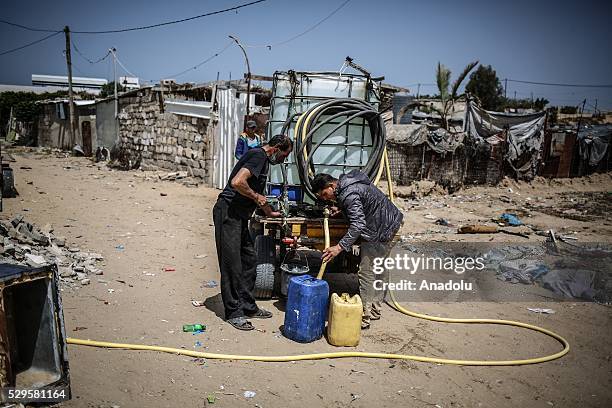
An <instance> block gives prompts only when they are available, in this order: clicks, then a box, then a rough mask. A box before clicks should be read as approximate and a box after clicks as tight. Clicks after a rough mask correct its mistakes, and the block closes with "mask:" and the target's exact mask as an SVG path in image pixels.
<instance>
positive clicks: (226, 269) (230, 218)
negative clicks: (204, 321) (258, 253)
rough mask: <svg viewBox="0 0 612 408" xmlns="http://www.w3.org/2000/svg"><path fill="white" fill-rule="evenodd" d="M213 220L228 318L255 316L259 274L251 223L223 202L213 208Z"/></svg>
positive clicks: (222, 292)
mask: <svg viewBox="0 0 612 408" xmlns="http://www.w3.org/2000/svg"><path fill="white" fill-rule="evenodd" d="M213 220H214V223H215V241H216V244H217V257H218V259H219V270H220V272H221V298H222V299H223V306H224V307H225V318H226V319H233V318H235V317H240V316H245V315H250V314H253V313H255V312H257V310H258V308H257V305H256V304H255V298H254V297H253V289H254V288H255V278H256V276H257V272H256V270H255V266H256V265H255V263H256V257H255V247H254V245H253V239H252V237H251V234H250V233H249V228H248V222H249V221H248V219H243V218H241V217H240V216H239V215H238V214H237V212H236V211H235V210H233V209H232V208H230V207H229V204H228V203H227V201H225V200H224V199H222V198H221V199H218V200H217V203H216V204H215V206H214V208H213Z"/></svg>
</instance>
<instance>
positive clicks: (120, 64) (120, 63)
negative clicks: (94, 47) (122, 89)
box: [115, 52, 138, 77]
mask: <svg viewBox="0 0 612 408" xmlns="http://www.w3.org/2000/svg"><path fill="white" fill-rule="evenodd" d="M115 60H116V61H117V63H118V64H119V66H120V67H121V68H123V70H124V71H125V72H126V73H127V74H128V75H131V76H133V77H136V76H138V75H134V74H133V73H132V72H130V70H129V69H127V68H126V67H125V65H123V63H122V62H121V61H120V60H119V58H117V53H116V52H115Z"/></svg>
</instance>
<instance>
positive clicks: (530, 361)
mask: <svg viewBox="0 0 612 408" xmlns="http://www.w3.org/2000/svg"><path fill="white" fill-rule="evenodd" d="M324 229H325V246H326V248H327V247H329V225H328V223H327V217H325V221H324ZM324 265H325V264H323V265H321V270H320V271H319V275H320V276H321V277H322V276H323V272H324V271H325V266H324ZM390 293H391V301H392V302H393V306H394V307H395V309H397V310H398V311H399V312H401V313H404V314H405V315H408V316H411V317H416V318H419V319H425V320H431V321H434V322H443V323H467V324H499V325H506V326H515V327H521V328H524V329H529V330H534V331H537V332H540V333H543V334H545V335H547V336H550V337H552V338H554V339H556V340H558V341H559V342H560V343H561V344H562V345H563V350H561V351H559V352H557V353H554V354H551V355H548V356H544V357H536V358H528V359H524V360H455V359H448V358H440V357H426V356H413V355H408V354H393V353H369V352H365V351H338V352H332V353H314V354H296V355H288V356H257V355H240V354H219V353H208V352H202V351H191V350H183V349H178V348H172V347H161V346H147V345H142V344H125V343H110V342H105V341H94V340H82V339H74V338H72V337H68V338H67V339H66V340H67V342H68V344H78V345H81V346H91V347H104V348H118V349H128V350H151V351H160V352H164V353H172V354H178V355H184V356H190V357H196V358H210V359H217V360H249V361H267V362H288V361H303V360H321V359H325V358H346V357H362V358H382V359H395V360H412V361H420V362H423V363H434V364H450V365H469V366H517V365H527V364H538V363H544V362H546V361H552V360H555V359H558V358H561V357H563V356H564V355H566V354H567V353H569V350H570V345H569V343H568V342H567V340H565V339H564V338H563V337H561V336H560V335H558V334H557V333H555V332H553V331H550V330H548V329H544V328H542V327H539V326H536V325H532V324H527V323H521V322H516V321H512V320H498V319H453V318H447V317H436V316H429V315H426V314H421V313H416V312H412V311H410V310H408V309H405V308H404V307H402V306H401V305H400V304H399V303H397V301H396V300H395V297H394V296H393V292H390Z"/></svg>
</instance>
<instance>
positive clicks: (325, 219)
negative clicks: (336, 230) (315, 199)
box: [317, 208, 331, 279]
mask: <svg viewBox="0 0 612 408" xmlns="http://www.w3.org/2000/svg"><path fill="white" fill-rule="evenodd" d="M323 230H324V231H325V249H327V248H329V246H330V245H331V243H330V240H329V208H325V210H323ZM326 266H327V262H325V261H323V262H321V267H320V268H319V273H318V274H317V279H323V274H324V273H325V267H326Z"/></svg>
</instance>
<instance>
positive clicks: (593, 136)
mask: <svg viewBox="0 0 612 408" xmlns="http://www.w3.org/2000/svg"><path fill="white" fill-rule="evenodd" d="M611 138H612V125H605V126H594V127H592V128H589V129H584V130H581V131H580V132H578V143H579V144H580V157H581V158H582V159H583V160H585V161H588V163H589V165H590V166H593V167H595V166H597V165H598V164H599V162H600V161H601V160H602V159H603V158H604V157H606V152H607V151H608V146H609V145H610V139H611Z"/></svg>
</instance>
